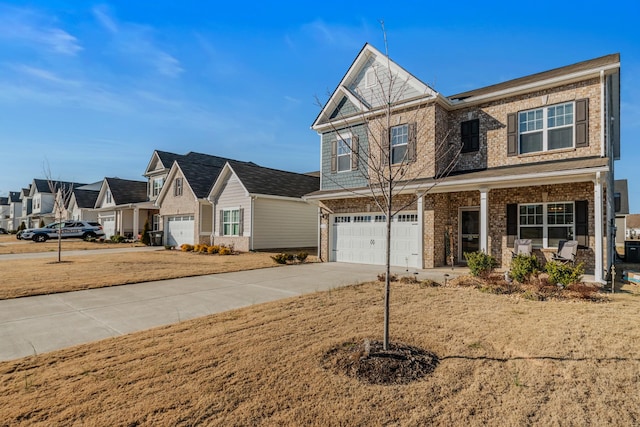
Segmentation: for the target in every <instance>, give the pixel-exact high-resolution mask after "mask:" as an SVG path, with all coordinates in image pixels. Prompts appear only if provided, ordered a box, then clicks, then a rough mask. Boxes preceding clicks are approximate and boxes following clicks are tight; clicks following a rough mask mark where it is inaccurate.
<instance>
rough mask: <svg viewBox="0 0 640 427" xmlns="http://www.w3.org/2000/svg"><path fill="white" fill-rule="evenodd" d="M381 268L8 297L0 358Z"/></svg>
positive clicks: (328, 284)
mask: <svg viewBox="0 0 640 427" xmlns="http://www.w3.org/2000/svg"><path fill="white" fill-rule="evenodd" d="M84 252H86V251H84ZM48 255H49V256H50V255H51V254H48ZM393 270H394V272H396V273H399V274H402V273H405V270H404V269H402V268H394V269H393ZM466 271H467V270H466V269H456V270H455V271H453V270H451V269H443V270H420V271H419V272H418V275H417V276H418V278H419V279H427V278H430V279H433V280H437V281H441V282H442V281H444V274H445V273H446V274H449V275H450V277H455V276H456V275H459V274H463V273H465V272H466ZM382 272H384V267H383V266H377V265H375V266H372V265H365V264H343V263H335V262H334V263H314V264H303V265H292V266H283V267H275V268H266V269H261V270H250V271H240V272H234V273H222V274H213V275H208V276H198V277H189V278H182V279H172V280H162V281H155V282H146V283H139V284H133V285H124V286H115V287H110V288H101V289H89V290H84V291H77V292H68V293H61V294H52V295H42V296H35V297H26V298H18V299H11V300H4V301H0V360H12V359H17V358H20V357H25V356H30V355H34V354H40V353H45V352H49V351H53V350H57V349H60V348H65V347H70V346H73V345H77V344H82V343H86V342H91V341H96V340H100V339H104V338H109V337H115V336H119V335H123V334H127V333H131V332H135V331H141V330H145V329H149V328H153V327H156V326H162V325H167V324H172V323H176V322H180V321H183V320H187V319H192V318H196V317H201V316H206V315H209V314H213V313H219V312H223V311H227V310H231V309H235V308H240V307H245V306H248V305H252V304H258V303H262V302H267V301H274V300H277V299H281V298H287V297H292V296H296V295H302V294H306V293H313V292H317V291H324V290H328V289H333V288H337V287H341V286H346V285H351V284H355V283H359V282H363V281H371V280H376V276H377V275H378V274H380V273H382Z"/></svg>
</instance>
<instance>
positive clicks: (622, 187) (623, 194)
mask: <svg viewBox="0 0 640 427" xmlns="http://www.w3.org/2000/svg"><path fill="white" fill-rule="evenodd" d="M614 189H615V190H614V194H613V205H614V210H615V213H616V244H617V245H624V240H625V238H626V236H627V225H626V222H627V215H629V187H628V185H627V180H626V179H616V180H615V182H614Z"/></svg>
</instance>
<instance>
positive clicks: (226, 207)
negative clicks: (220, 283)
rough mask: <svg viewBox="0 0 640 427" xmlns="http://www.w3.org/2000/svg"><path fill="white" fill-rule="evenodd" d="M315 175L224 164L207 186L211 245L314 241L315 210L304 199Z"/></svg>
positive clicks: (244, 247) (305, 244)
mask: <svg viewBox="0 0 640 427" xmlns="http://www.w3.org/2000/svg"><path fill="white" fill-rule="evenodd" d="M319 188H320V179H319V177H318V176H312V175H308V174H299V173H294V172H286V171H281V170H276V169H270V168H265V167H262V166H258V165H254V164H249V163H240V162H227V163H226V164H225V165H224V168H223V169H222V171H221V172H220V175H219V176H218V179H217V180H216V182H215V183H214V185H213V188H211V192H210V193H209V196H208V201H209V202H211V203H212V204H213V218H212V223H213V224H214V230H213V240H212V241H213V243H217V244H224V245H226V246H230V245H233V247H234V248H235V249H237V250H241V251H249V250H259V249H276V248H277V249H288V248H309V247H313V248H315V247H317V245H318V228H317V222H318V208H317V205H316V204H312V203H309V202H306V201H305V200H303V196H304V195H305V194H307V193H311V192H313V191H317V190H318V189H319Z"/></svg>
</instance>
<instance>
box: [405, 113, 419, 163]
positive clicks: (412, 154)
mask: <svg viewBox="0 0 640 427" xmlns="http://www.w3.org/2000/svg"><path fill="white" fill-rule="evenodd" d="M408 126H409V129H408V135H407V161H409V162H415V161H416V157H417V152H418V141H417V139H418V136H417V131H418V124H417V123H416V122H413V123H409V125H408Z"/></svg>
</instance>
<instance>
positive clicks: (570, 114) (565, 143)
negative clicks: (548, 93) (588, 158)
mask: <svg viewBox="0 0 640 427" xmlns="http://www.w3.org/2000/svg"><path fill="white" fill-rule="evenodd" d="M574 122H575V121H574V103H573V102H567V103H564V104H557V105H552V106H550V107H544V108H538V109H535V110H528V111H521V112H520V113H518V129H519V135H520V138H519V141H520V153H521V154H526V153H534V152H538V151H549V150H556V149H559V148H571V147H573V146H574V130H573V129H574Z"/></svg>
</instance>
